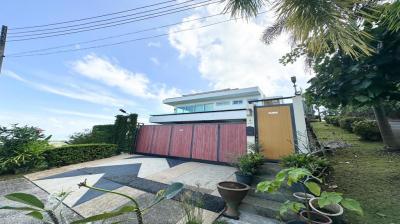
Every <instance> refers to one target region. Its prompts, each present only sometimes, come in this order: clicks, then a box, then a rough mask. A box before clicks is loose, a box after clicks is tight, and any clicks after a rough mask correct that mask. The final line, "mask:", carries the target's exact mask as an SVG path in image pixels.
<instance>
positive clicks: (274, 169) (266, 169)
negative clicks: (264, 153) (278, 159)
mask: <svg viewBox="0 0 400 224" xmlns="http://www.w3.org/2000/svg"><path fill="white" fill-rule="evenodd" d="M281 170H282V167H280V166H279V163H273V162H265V163H264V164H263V165H261V167H260V168H259V172H260V173H262V174H274V175H275V174H277V173H278V172H279V171H281Z"/></svg>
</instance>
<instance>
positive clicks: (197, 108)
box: [194, 104, 204, 112]
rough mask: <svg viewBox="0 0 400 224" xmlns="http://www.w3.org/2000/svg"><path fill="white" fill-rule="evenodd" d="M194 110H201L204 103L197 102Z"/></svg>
mask: <svg viewBox="0 0 400 224" xmlns="http://www.w3.org/2000/svg"><path fill="white" fill-rule="evenodd" d="M194 111H195V112H203V111H204V104H197V105H196V106H195V109H194Z"/></svg>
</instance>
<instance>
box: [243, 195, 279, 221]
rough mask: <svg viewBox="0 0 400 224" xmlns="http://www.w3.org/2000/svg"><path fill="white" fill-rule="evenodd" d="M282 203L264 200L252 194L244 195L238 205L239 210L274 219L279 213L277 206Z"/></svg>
mask: <svg viewBox="0 0 400 224" xmlns="http://www.w3.org/2000/svg"><path fill="white" fill-rule="evenodd" d="M281 204H282V203H280V202H276V201H271V200H265V199H262V198H257V197H253V196H250V195H248V196H246V197H245V198H244V199H243V201H242V204H241V205H240V207H239V211H244V212H248V213H251V214H256V215H259V216H263V217H268V218H273V219H275V218H276V217H278V215H279V208H280V206H281Z"/></svg>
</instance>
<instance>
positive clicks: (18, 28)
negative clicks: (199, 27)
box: [9, 0, 176, 30]
mask: <svg viewBox="0 0 400 224" xmlns="http://www.w3.org/2000/svg"><path fill="white" fill-rule="evenodd" d="M174 1H176V0H169V1H165V2H159V3H155V4H151V5H146V6H141V7H136V8H132V9H127V10H123V11H118V12H113V13H107V14H102V15H98V16H92V17H86V18H82V19H74V20H69V21H63V22H57V23H48V24H43V25H35V26H25V27H11V28H9V30H21V29H31V28H37V27H47V26H55V25H60V24H66V23H73V22H80V21H85V20H90V19H96V18H101V17H105V16H111V15H117V14H121V13H125V12H130V11H135V10H138V9H144V8H149V7H153V6H156V5H163V4H166V3H169V2H174Z"/></svg>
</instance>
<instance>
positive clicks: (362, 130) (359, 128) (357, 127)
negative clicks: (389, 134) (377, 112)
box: [352, 120, 382, 141]
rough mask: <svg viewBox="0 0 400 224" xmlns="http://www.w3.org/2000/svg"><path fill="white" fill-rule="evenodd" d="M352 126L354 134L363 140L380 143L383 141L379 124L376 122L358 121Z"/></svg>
mask: <svg viewBox="0 0 400 224" xmlns="http://www.w3.org/2000/svg"><path fill="white" fill-rule="evenodd" d="M352 126H353V132H354V133H355V134H357V135H359V136H360V137H361V139H363V140H369V141H379V140H381V139H382V137H381V133H380V131H379V127H378V124H377V123H376V121H374V120H364V121H356V122H354V123H353V125H352Z"/></svg>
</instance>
